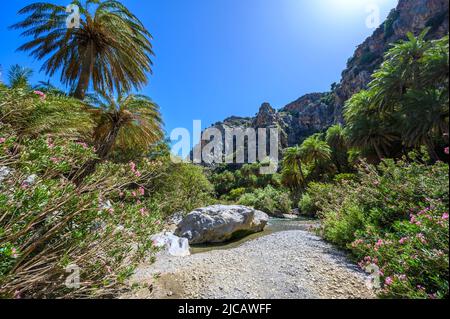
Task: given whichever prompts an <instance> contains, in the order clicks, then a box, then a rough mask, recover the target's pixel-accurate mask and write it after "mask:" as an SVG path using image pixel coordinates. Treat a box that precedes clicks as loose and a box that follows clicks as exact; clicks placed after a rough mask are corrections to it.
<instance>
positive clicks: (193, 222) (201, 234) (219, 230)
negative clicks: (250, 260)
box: [175, 205, 269, 245]
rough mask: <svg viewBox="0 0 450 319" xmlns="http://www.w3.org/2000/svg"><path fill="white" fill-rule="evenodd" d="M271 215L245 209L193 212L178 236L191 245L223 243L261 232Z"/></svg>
mask: <svg viewBox="0 0 450 319" xmlns="http://www.w3.org/2000/svg"><path fill="white" fill-rule="evenodd" d="M268 221H269V216H268V215H267V214H266V213H263V212H261V211H259V210H256V209H253V208H250V207H246V206H237V205H233V206H226V205H214V206H209V207H203V208H199V209H196V210H194V211H193V212H191V213H190V214H188V215H187V216H186V217H184V218H183V220H182V221H181V222H180V223H179V224H178V226H177V229H176V231H175V235H177V236H180V237H184V238H187V239H188V240H189V243H190V244H191V245H195V244H205V243H222V242H225V241H228V240H230V239H233V238H235V237H242V236H245V235H249V234H252V233H257V232H261V231H263V230H264V228H265V227H266V225H267V223H268Z"/></svg>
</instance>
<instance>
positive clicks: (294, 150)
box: [282, 146, 306, 188]
mask: <svg viewBox="0 0 450 319" xmlns="http://www.w3.org/2000/svg"><path fill="white" fill-rule="evenodd" d="M302 161H303V154H302V151H301V149H300V147H299V146H295V147H290V148H287V149H285V150H284V155H283V172H282V173H283V180H284V181H285V184H287V185H288V186H294V188H295V187H297V186H301V187H302V188H305V182H306V179H305V175H304V172H303V164H302Z"/></svg>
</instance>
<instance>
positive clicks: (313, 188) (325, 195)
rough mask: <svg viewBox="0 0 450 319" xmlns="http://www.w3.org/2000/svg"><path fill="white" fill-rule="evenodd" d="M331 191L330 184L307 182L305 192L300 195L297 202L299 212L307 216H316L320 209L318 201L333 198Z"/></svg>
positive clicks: (332, 189) (331, 186)
mask: <svg viewBox="0 0 450 319" xmlns="http://www.w3.org/2000/svg"><path fill="white" fill-rule="evenodd" d="M333 191H334V187H333V185H332V184H322V183H315V182H312V183H309V185H308V188H307V192H306V193H304V194H303V195H302V198H301V199H300V202H299V210H300V212H301V213H302V214H304V215H307V216H312V217H315V216H317V215H318V213H319V211H320V209H321V206H320V203H322V202H323V201H331V200H333V199H334V194H333Z"/></svg>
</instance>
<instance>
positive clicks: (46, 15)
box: [12, 0, 153, 99]
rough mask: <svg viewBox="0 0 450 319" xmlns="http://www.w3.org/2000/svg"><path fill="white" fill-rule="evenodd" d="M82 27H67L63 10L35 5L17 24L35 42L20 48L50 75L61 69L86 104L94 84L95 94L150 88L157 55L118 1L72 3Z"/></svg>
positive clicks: (65, 80) (147, 35)
mask: <svg viewBox="0 0 450 319" xmlns="http://www.w3.org/2000/svg"><path fill="white" fill-rule="evenodd" d="M73 3H74V4H76V5H77V6H78V7H79V9H80V20H81V21H80V27H79V28H67V26H66V19H67V13H66V8H65V6H61V5H56V4H51V3H45V2H41V3H33V4H30V5H28V6H26V7H24V8H23V9H21V10H20V11H19V13H20V14H24V15H27V16H26V17H25V19H24V20H23V21H21V22H19V23H16V24H14V25H13V26H12V27H13V28H14V29H22V30H24V32H23V33H22V35H23V36H28V37H32V39H31V40H30V41H28V42H26V43H25V44H23V45H22V46H21V47H19V50H21V51H30V52H31V55H32V56H33V57H35V58H37V59H39V60H41V59H43V58H45V59H46V60H45V63H44V64H43V66H42V69H43V71H45V72H46V74H47V75H49V76H52V75H54V74H55V73H56V72H57V71H58V70H61V71H62V72H61V81H62V82H63V84H66V85H68V86H69V87H71V88H72V90H73V91H74V95H75V96H76V97H77V98H80V99H83V98H84V96H85V93H86V90H87V89H88V88H89V86H90V84H92V86H93V88H94V90H95V91H97V92H110V93H112V92H129V91H130V90H131V89H132V88H140V87H141V86H142V84H145V83H147V81H148V79H147V74H146V73H147V72H151V66H152V61H151V59H150V55H152V54H153V51H152V45H151V43H150V39H151V35H150V33H149V32H148V31H147V30H146V29H145V27H144V25H143V24H142V22H141V21H139V19H138V18H137V17H136V16H135V15H134V14H133V13H132V12H130V11H129V10H128V9H127V8H126V7H125V6H124V5H123V4H122V3H121V2H120V1H113V0H101V1H86V2H83V3H82V2H81V1H74V2H73Z"/></svg>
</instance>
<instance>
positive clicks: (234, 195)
mask: <svg viewBox="0 0 450 319" xmlns="http://www.w3.org/2000/svg"><path fill="white" fill-rule="evenodd" d="M246 192H247V190H246V189H245V188H242V187H241V188H236V189H233V190H232V191H231V192H230V194H229V196H228V198H229V199H230V200H234V201H236V200H239V198H241V197H242V195H244V194H245V193H246Z"/></svg>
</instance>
